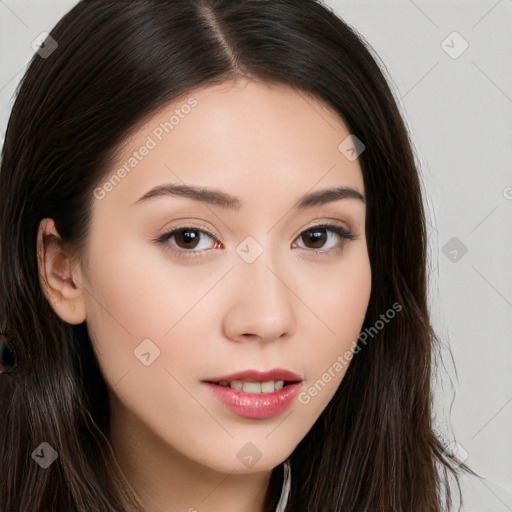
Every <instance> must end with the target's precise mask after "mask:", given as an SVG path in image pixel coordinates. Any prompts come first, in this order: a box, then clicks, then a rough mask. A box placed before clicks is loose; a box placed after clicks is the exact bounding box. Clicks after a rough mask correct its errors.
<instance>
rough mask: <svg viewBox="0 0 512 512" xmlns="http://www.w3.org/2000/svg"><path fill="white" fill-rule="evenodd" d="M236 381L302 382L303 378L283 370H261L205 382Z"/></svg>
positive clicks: (247, 371)
mask: <svg viewBox="0 0 512 512" xmlns="http://www.w3.org/2000/svg"><path fill="white" fill-rule="evenodd" d="M234 380H243V381H248V382H268V381H271V380H273V381H277V380H284V381H286V382H300V381H301V380H302V377H301V376H300V375H298V374H297V373H294V372H292V371H290V370H285V369H283V368H273V369H272V370H266V371H260V370H252V369H251V370H244V371H241V372H236V373H230V374H229V375H223V376H222V377H214V378H211V379H206V380H205V382H221V381H227V382H232V381H234Z"/></svg>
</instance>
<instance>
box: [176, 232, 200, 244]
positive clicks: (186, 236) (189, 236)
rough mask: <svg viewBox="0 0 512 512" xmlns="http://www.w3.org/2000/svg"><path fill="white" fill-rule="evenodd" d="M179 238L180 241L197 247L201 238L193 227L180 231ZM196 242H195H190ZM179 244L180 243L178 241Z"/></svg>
mask: <svg viewBox="0 0 512 512" xmlns="http://www.w3.org/2000/svg"><path fill="white" fill-rule="evenodd" d="M176 238H177V239H178V242H183V243H184V245H186V246H188V247H195V246H196V245H197V241H198V240H199V236H198V235H197V231H195V230H192V229H184V230H182V231H180V232H179V233H178V236H177V237H176ZM194 241H195V242H196V243H195V244H193V243H192V245H191V244H190V242H194ZM178 245H179V243H178Z"/></svg>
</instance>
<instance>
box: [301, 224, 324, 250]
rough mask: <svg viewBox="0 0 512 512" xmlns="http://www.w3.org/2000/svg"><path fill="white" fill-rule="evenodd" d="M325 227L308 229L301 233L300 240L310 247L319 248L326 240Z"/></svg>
mask: <svg viewBox="0 0 512 512" xmlns="http://www.w3.org/2000/svg"><path fill="white" fill-rule="evenodd" d="M327 238H328V237H327V234H326V229H317V228H314V229H308V230H307V231H305V232H304V233H303V234H302V235H301V239H302V241H303V242H304V243H305V244H306V246H308V243H311V245H310V246H308V247H309V248H311V249H321V248H322V247H323V246H324V244H325V242H326V240H327Z"/></svg>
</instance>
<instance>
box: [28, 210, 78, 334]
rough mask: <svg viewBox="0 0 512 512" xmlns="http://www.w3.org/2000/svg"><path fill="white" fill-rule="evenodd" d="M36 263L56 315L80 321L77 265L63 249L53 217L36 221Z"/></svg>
mask: <svg viewBox="0 0 512 512" xmlns="http://www.w3.org/2000/svg"><path fill="white" fill-rule="evenodd" d="M37 263H38V268H39V282H40V284H41V287H42V289H43V292H44V294H45V296H46V298H47V299H48V300H49V302H50V304H51V305H52V307H53V309H54V310H55V312H56V313H57V315H59V317H60V318H62V320H64V321H65V322H67V323H69V324H81V323H82V322H84V321H85V318H86V317H87V311H86V307H85V302H84V298H83V291H82V289H81V287H80V284H81V283H82V276H81V273H80V267H79V265H78V264H77V263H76V262H72V260H71V255H70V254H68V253H67V252H66V250H65V247H64V243H63V240H62V238H61V237H60V236H59V234H58V232H57V229H56V228H55V223H54V221H53V219H42V220H41V222H40V223H39V229H38V232H37ZM77 285H78V286H77Z"/></svg>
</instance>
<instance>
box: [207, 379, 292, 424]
mask: <svg viewBox="0 0 512 512" xmlns="http://www.w3.org/2000/svg"><path fill="white" fill-rule="evenodd" d="M205 384H206V386H207V387H208V389H209V390H210V391H211V392H212V393H213V394H214V396H215V397H216V398H217V399H218V400H219V401H220V402H222V403H223V404H224V405H225V406H226V407H227V408H228V409H229V410H230V411H232V412H234V413H235V414H238V416H242V417H244V418H270V417H272V416H276V415H277V414H279V413H281V412H283V411H284V410H285V409H286V408H287V407H288V406H290V405H291V403H292V401H293V399H294V398H295V397H296V396H297V394H298V393H299V390H300V387H301V383H300V382H295V383H293V384H288V385H287V386H285V387H283V388H281V389H278V390H277V391H274V392H272V393H244V392H243V391H237V390H236V389H233V388H231V387H229V386H221V385H220V384H213V383H212V382H205Z"/></svg>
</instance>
